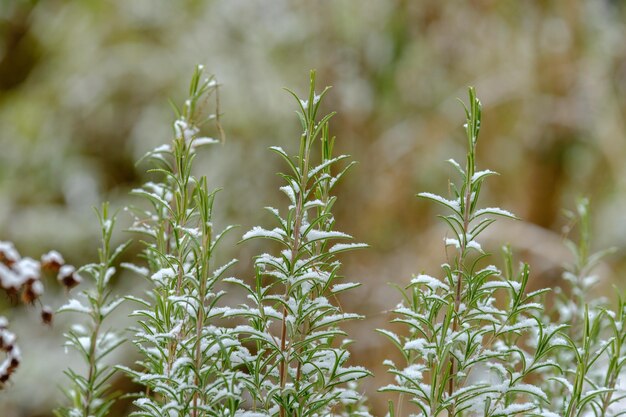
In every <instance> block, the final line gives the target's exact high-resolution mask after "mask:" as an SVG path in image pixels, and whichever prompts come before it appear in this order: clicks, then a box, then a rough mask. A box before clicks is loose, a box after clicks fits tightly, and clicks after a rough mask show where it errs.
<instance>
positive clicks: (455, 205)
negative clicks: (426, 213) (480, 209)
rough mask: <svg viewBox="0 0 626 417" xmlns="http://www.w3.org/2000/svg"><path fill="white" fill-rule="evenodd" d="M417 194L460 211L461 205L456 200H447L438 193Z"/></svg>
mask: <svg viewBox="0 0 626 417" xmlns="http://www.w3.org/2000/svg"><path fill="white" fill-rule="evenodd" d="M418 196H420V197H423V198H429V199H431V200H434V201H437V202H438V203H441V204H443V205H445V206H448V207H450V208H451V209H452V210H454V211H461V205H460V204H459V202H458V201H454V200H448V199H445V198H443V197H442V196H440V195H437V194H433V193H419V194H418Z"/></svg>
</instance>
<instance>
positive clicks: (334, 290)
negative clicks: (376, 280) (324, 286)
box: [330, 282, 361, 294]
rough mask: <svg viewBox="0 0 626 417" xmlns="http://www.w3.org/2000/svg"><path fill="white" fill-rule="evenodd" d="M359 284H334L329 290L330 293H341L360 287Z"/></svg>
mask: <svg viewBox="0 0 626 417" xmlns="http://www.w3.org/2000/svg"><path fill="white" fill-rule="evenodd" d="M360 286H361V284H360V283H358V282H346V283H343V284H335V285H333V288H332V289H331V290H330V292H331V293H333V294H336V293H338V292H341V291H346V290H351V289H352V288H356V287H360Z"/></svg>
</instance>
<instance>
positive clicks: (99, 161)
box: [0, 0, 626, 417]
mask: <svg viewBox="0 0 626 417" xmlns="http://www.w3.org/2000/svg"><path fill="white" fill-rule="evenodd" d="M624 39H626V3H623V2H619V1H608V0H598V1H593V2H583V1H575V0H555V1H550V2H541V1H529V2H516V1H512V0H504V1H503V0H501V1H496V0H472V1H467V2H442V1H438V0H424V1H409V0H370V1H367V2H357V1H354V0H352V1H348V0H333V1H330V0H319V1H308V2H307V1H291V2H290V1H287V0H274V1H271V2H267V1H261V0H252V1H244V0H230V1H226V0H223V1H217V0H215V1H201V0H180V1H176V2H175V1H170V0H132V1H128V0H81V1H71V0H65V1H63V0H39V1H38V0H0V126H1V129H0V201H1V203H0V240H12V241H15V243H16V245H17V247H18V249H19V250H20V252H21V253H22V254H24V255H30V256H37V255H38V254H39V253H41V252H43V251H45V250H48V249H51V248H54V249H57V250H59V251H61V252H62V253H63V254H64V256H65V257H66V259H68V260H69V261H70V262H71V263H75V264H81V263H84V262H87V261H91V260H93V259H94V256H95V250H96V247H97V222H96V219H95V217H94V216H93V212H92V210H91V207H93V206H98V205H99V204H100V202H101V201H103V200H109V201H111V204H112V206H113V207H118V208H119V207H123V206H124V205H125V204H128V203H129V201H131V200H130V199H129V197H127V193H128V191H129V189H131V188H132V187H134V186H136V185H137V184H139V183H140V182H141V181H142V180H144V179H145V178H146V174H145V172H144V170H145V167H144V166H142V165H141V164H140V165H135V161H136V160H137V159H138V158H139V157H140V156H142V155H143V154H144V153H145V152H146V151H147V150H149V149H151V148H152V147H154V146H157V145H159V144H161V143H165V142H167V141H168V140H169V136H170V133H171V128H170V127H169V126H170V122H171V120H172V118H173V116H172V114H171V110H170V108H169V106H168V104H167V99H168V98H172V99H173V100H174V101H175V102H176V101H180V99H181V98H182V97H184V93H185V87H186V85H187V82H188V77H189V76H190V74H191V72H192V70H193V67H194V65H195V64H197V63H202V64H205V65H206V67H207V69H208V70H209V71H210V72H212V73H215V74H216V76H217V79H218V80H219V81H220V82H221V84H222V88H221V89H220V93H221V95H220V99H221V108H220V111H221V112H222V113H223V125H224V129H225V131H226V134H227V137H228V139H227V141H226V144H225V145H224V146H223V147H221V148H215V149H212V150H211V151H210V152H208V154H207V155H206V156H204V157H202V158H200V164H199V165H200V168H199V169H201V170H203V171H204V172H205V173H207V174H208V175H209V176H210V178H212V181H213V185H214V186H221V187H224V191H223V192H221V193H220V195H219V197H218V208H219V209H220V212H221V213H222V216H223V220H224V223H225V222H232V223H237V224H241V225H242V228H241V230H242V232H243V231H245V230H248V229H249V228H250V227H251V226H253V225H256V224H259V223H262V222H268V221H269V218H268V216H267V215H266V214H264V213H263V211H262V210H261V207H263V206H266V205H268V204H270V203H272V202H275V201H276V200H277V199H283V197H281V196H280V195H279V193H278V192H277V190H276V186H277V185H278V184H279V179H278V178H277V177H276V175H274V173H275V172H277V170H280V169H283V168H284V167H282V166H281V164H280V161H279V159H278V158H274V157H272V156H271V154H270V153H269V152H268V151H267V148H268V147H269V146H271V145H279V146H282V147H284V148H285V149H291V150H292V151H294V150H295V146H297V145H296V143H297V139H298V133H297V129H298V123H297V119H296V117H295V115H294V113H293V110H294V109H293V106H292V103H291V100H290V98H289V97H288V96H287V94H285V93H284V92H283V91H282V90H281V87H283V86H288V87H291V88H294V89H296V90H297V91H300V92H301V91H304V89H305V87H306V82H307V74H308V71H309V69H311V68H316V69H317V70H318V79H319V82H320V84H327V85H333V86H334V88H333V90H332V91H331V93H330V94H329V96H328V97H329V99H328V101H327V103H326V106H327V109H325V110H337V111H338V115H337V116H336V117H335V118H334V119H333V121H332V123H331V130H332V132H333V134H334V135H336V136H337V145H336V146H337V147H338V149H339V152H341V153H348V154H351V155H352V156H353V157H354V159H356V160H357V161H359V166H358V167H357V168H356V169H355V170H354V171H353V172H352V173H351V174H350V175H349V176H348V178H347V180H346V181H345V182H344V183H343V184H342V186H341V187H340V189H339V192H340V198H339V202H338V205H337V209H338V215H337V221H338V222H339V223H340V224H341V229H342V230H346V231H347V232H349V233H351V234H353V235H354V236H356V237H357V239H358V240H359V241H364V242H367V243H369V244H370V245H371V246H372V248H371V249H370V250H368V251H367V252H363V253H360V254H358V255H352V256H347V257H346V259H345V264H346V268H345V274H346V275H347V276H351V277H353V279H360V280H362V281H363V282H364V283H365V285H364V286H363V287H361V289H360V290H358V291H361V293H360V295H361V296H360V297H358V299H345V300H342V303H345V304H346V305H347V308H348V310H350V311H357V312H359V313H362V314H366V315H367V316H368V317H369V318H368V319H367V320H365V321H363V322H361V323H357V324H355V325H354V326H353V328H351V329H350V331H352V332H353V333H355V336H354V338H355V339H356V340H357V344H356V345H355V349H356V352H355V355H354V359H355V361H356V362H361V363H365V365H367V366H369V367H371V368H373V369H374V370H375V371H376V373H377V374H378V375H379V376H378V379H376V380H374V379H371V380H370V381H369V382H368V383H367V384H366V388H367V390H368V393H369V394H370V396H371V397H372V402H373V403H374V404H375V405H376V407H377V408H376V410H375V411H376V412H378V413H380V412H382V409H383V408H384V403H385V397H384V396H383V395H381V394H377V393H375V387H376V386H380V385H382V384H383V383H384V382H385V381H384V378H386V377H385V376H383V371H382V367H381V366H380V364H379V363H378V362H380V361H381V360H382V352H383V351H384V350H385V349H386V348H384V347H383V346H384V343H386V342H385V341H384V340H383V338H382V337H378V336H374V332H373V329H374V328H375V327H381V326H383V325H384V324H385V322H386V320H387V319H388V316H387V315H386V313H385V312H386V311H387V310H388V309H389V308H390V307H392V306H393V305H394V304H395V303H396V301H397V300H398V295H397V294H396V293H395V292H394V291H393V290H392V289H390V288H389V287H388V286H387V285H386V283H387V282H396V283H404V282H407V281H408V279H409V277H410V275H411V274H412V273H417V272H420V271H422V270H424V271H430V272H431V273H433V274H434V273H436V268H437V266H438V264H439V263H440V262H441V261H442V260H443V258H444V250H443V242H442V241H441V236H442V234H441V233H442V232H441V231H442V230H443V229H442V225H441V224H439V223H438V222H437V220H436V218H435V214H436V213H437V209H436V207H432V205H429V204H427V203H425V202H423V201H418V200H417V199H416V198H415V197H414V195H415V193H416V192H418V191H432V192H444V191H445V186H446V183H447V178H448V177H449V175H452V174H453V173H452V171H451V170H450V169H449V168H448V167H447V166H446V164H444V161H445V160H446V159H448V158H450V157H455V158H456V159H458V160H462V158H463V131H462V127H461V124H462V123H463V112H462V108H461V106H460V105H459V104H458V103H457V102H456V97H464V91H465V89H466V86H467V85H474V86H476V88H477V91H478V94H479V97H481V99H482V102H483V106H484V107H483V114H484V121H483V122H484V126H483V130H482V134H481V136H482V139H481V140H482V142H481V144H480V147H479V148H480V149H479V166H480V167H483V168H490V169H493V170H496V171H498V172H500V173H501V176H500V177H497V178H495V179H492V180H491V181H488V182H487V188H488V189H487V201H486V203H487V205H498V206H501V207H503V208H506V209H509V210H511V211H514V212H515V213H516V214H517V215H518V216H519V217H521V218H522V219H523V221H520V222H512V221H506V220H502V221H500V222H499V227H497V229H496V232H495V233H492V235H490V236H489V237H488V239H489V242H491V246H490V245H489V242H486V244H485V245H483V247H491V249H492V251H493V252H494V253H497V245H499V244H501V243H506V242H509V243H511V244H512V245H513V247H514V249H515V250H516V253H517V255H518V256H519V257H520V259H527V260H529V261H530V262H531V267H532V268H533V269H532V271H533V279H534V281H533V285H534V286H536V287H539V286H552V285H553V284H554V283H555V282H556V280H558V279H559V274H560V271H561V265H562V264H563V263H564V262H565V261H566V260H567V259H568V254H567V252H566V251H565V250H564V249H563V248H562V246H561V237H562V236H561V235H562V228H563V226H564V225H565V223H566V220H565V217H564V216H563V215H562V214H561V213H562V212H561V210H562V209H563V208H571V207H573V204H574V201H575V199H576V197H578V196H580V195H585V196H588V197H590V199H591V201H592V210H593V213H594V217H593V230H594V235H595V238H596V239H595V242H596V246H597V247H598V248H600V247H606V246H616V247H617V248H618V252H617V254H616V255H614V256H613V257H612V258H611V259H610V264H609V265H606V266H605V268H604V269H603V270H601V271H600V273H601V274H602V275H604V276H605V277H606V280H607V281H606V282H607V285H606V286H605V288H610V287H609V285H608V283H610V282H612V281H611V279H613V280H614V281H613V282H615V283H616V284H617V286H618V287H619V288H621V289H622V290H623V289H624V288H625V287H626V285H624V282H623V281H622V280H621V279H622V278H621V277H623V276H624V274H625V273H626V262H625V259H626V258H625V250H626V219H625V218H624V213H626V164H625V163H624V161H625V160H626V42H624ZM283 200H284V199H283ZM283 200H281V201H283ZM283 202H284V201H283ZM273 204H276V205H277V204H278V203H273ZM120 235H121V234H120ZM121 238H122V236H120V239H121ZM258 250H259V248H258V247H255V246H254V245H252V244H250V245H243V246H240V247H236V248H235V247H234V248H233V250H232V253H230V254H224V256H225V257H227V256H229V255H230V256H237V257H239V258H240V259H241V261H242V262H241V264H240V266H239V270H238V271H237V272H238V274H240V276H241V278H244V279H245V278H249V275H250V259H251V257H252V256H253V255H254V254H255V253H256V252H257V251H258ZM496 261H498V259H494V262H496ZM137 285H139V284H138V283H137V282H136V281H135V278H130V277H129V278H128V280H126V281H124V282H120V283H119V286H120V290H124V291H125V290H128V289H131V288H133V287H135V286H137ZM50 287H54V284H53V283H50ZM49 296H50V297H53V296H54V291H53V290H52V289H51V290H50V294H49ZM52 303H53V304H54V301H52ZM0 308H2V309H3V310H4V311H5V313H3V314H8V315H10V316H11V317H13V318H12V320H13V321H14V322H15V323H16V324H15V327H16V332H17V333H18V335H19V337H20V340H23V341H28V340H29V338H32V340H33V341H32V342H22V343H23V344H24V345H26V346H25V348H24V350H25V354H24V356H25V360H24V366H23V369H20V372H19V373H18V376H17V378H16V379H15V382H14V384H13V385H12V386H11V387H10V388H9V390H6V391H4V392H2V393H0V410H3V411H2V413H1V414H2V415H3V416H4V417H15V416H20V417H21V416H34V415H41V416H43V415H49V410H50V409H51V408H52V407H53V405H54V402H55V401H58V397H59V392H58V389H57V384H59V383H62V379H61V377H60V376H59V377H58V378H56V375H59V372H60V370H61V369H62V368H63V367H64V366H65V365H66V364H67V363H69V362H68V361H70V360H72V359H71V358H70V357H66V356H64V355H63V351H62V348H61V347H60V344H61V343H62V341H61V340H60V339H59V334H60V332H61V331H62V330H63V322H62V321H59V322H58V323H57V325H56V327H55V328H54V329H52V330H48V329H39V328H37V326H34V325H33V324H32V323H33V322H35V321H36V319H33V318H32V317H30V319H29V318H28V317H27V316H28V314H29V312H28V311H26V312H24V311H10V312H8V311H9V310H10V302H9V301H7V300H2V301H0ZM22 319H23V320H24V322H25V323H31V324H29V325H24V326H20V323H21V322H20V320H22ZM29 326H30V327H29ZM42 352H46V353H45V354H44V353H42ZM52 352H57V353H54V355H57V356H58V358H59V360H54V361H51V360H50V359H49V355H52V354H53V353H52ZM55 357H56V356H55ZM126 360H128V361H131V360H132V355H130V354H129V356H128V358H127V359H126ZM44 375H45V376H46V378H47V379H46V383H45V384H42V383H41V382H40V381H41V380H40V378H41V377H42V376H44ZM53 376H54V377H53ZM38 378H39V379H38ZM48 378H49V379H48ZM33 385H36V387H33ZM33 390H35V391H36V392H37V395H36V396H35V397H36V398H33V397H34V396H33V394H32V393H33Z"/></svg>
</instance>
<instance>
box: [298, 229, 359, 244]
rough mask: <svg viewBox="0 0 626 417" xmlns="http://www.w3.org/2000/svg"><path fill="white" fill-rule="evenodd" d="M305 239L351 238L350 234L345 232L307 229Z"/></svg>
mask: <svg viewBox="0 0 626 417" xmlns="http://www.w3.org/2000/svg"><path fill="white" fill-rule="evenodd" d="M306 237H307V239H308V240H309V242H310V241H312V240H321V239H351V238H352V236H350V235H348V234H346V233H342V232H335V231H330V232H327V231H325V230H315V229H313V230H309V232H308V233H307V234H306Z"/></svg>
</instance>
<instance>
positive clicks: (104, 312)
mask: <svg viewBox="0 0 626 417" xmlns="http://www.w3.org/2000/svg"><path fill="white" fill-rule="evenodd" d="M123 301H124V299H123V298H118V299H117V300H114V301H111V302H110V303H109V304H107V305H105V306H104V307H102V308H101V309H100V314H102V315H103V316H106V315H108V314H109V313H111V311H113V310H115V309H116V308H117V306H119V305H120V304H122V302H123Z"/></svg>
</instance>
